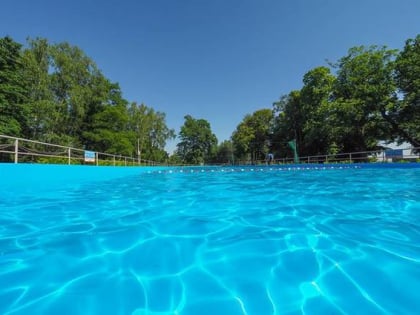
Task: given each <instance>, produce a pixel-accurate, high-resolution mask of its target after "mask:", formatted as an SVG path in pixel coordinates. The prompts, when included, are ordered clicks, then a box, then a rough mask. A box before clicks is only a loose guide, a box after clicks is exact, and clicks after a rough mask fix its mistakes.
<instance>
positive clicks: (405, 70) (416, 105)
mask: <svg viewBox="0 0 420 315" xmlns="http://www.w3.org/2000/svg"><path fill="white" fill-rule="evenodd" d="M395 79H396V84H397V87H398V89H399V91H400V93H402V95H403V99H402V100H400V101H398V102H396V104H395V106H394V107H393V108H391V109H389V110H388V111H385V112H384V113H383V116H384V118H385V119H386V120H387V121H388V122H389V123H390V124H391V126H392V127H393V130H394V131H395V136H396V139H397V140H398V141H399V142H403V141H407V142H409V143H410V144H411V145H412V146H414V147H420V35H417V37H416V38H414V39H409V40H407V41H406V43H405V46H404V49H403V50H402V51H401V52H400V53H399V54H398V56H397V59H396V62H395Z"/></svg>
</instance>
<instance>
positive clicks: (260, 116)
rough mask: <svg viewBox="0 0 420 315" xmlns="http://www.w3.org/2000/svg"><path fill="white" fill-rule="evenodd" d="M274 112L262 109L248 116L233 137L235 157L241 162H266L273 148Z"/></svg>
mask: <svg viewBox="0 0 420 315" xmlns="http://www.w3.org/2000/svg"><path fill="white" fill-rule="evenodd" d="M272 128H273V112H272V111H271V110H270V109H260V110H257V111H255V112H254V113H253V114H252V115H246V116H245V117H244V119H243V120H242V122H241V123H240V124H239V125H238V126H237V128H236V130H235V131H234V133H233V135H232V143H233V146H234V148H235V156H236V157H237V158H238V159H240V160H249V158H251V161H252V162H255V161H256V160H264V159H265V157H266V155H267V153H268V152H269V151H270V148H271V141H270V137H271V134H272Z"/></svg>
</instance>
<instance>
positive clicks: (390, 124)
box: [0, 35, 420, 164]
mask: <svg viewBox="0 0 420 315" xmlns="http://www.w3.org/2000/svg"><path fill="white" fill-rule="evenodd" d="M184 119H185V120H184V124H183V126H182V127H181V130H180V132H179V133H178V138H179V142H178V144H177V149H176V150H175V152H174V154H173V155H171V156H169V154H168V153H167V152H165V149H164V148H165V145H166V142H167V141H168V140H170V139H174V138H175V137H176V133H175V131H174V130H173V129H171V128H169V127H168V126H167V125H166V117H165V113H162V112H159V111H155V110H154V109H153V108H151V107H149V106H147V105H145V104H137V103H135V102H129V101H127V100H125V99H124V98H123V97H122V92H121V89H120V87H119V85H118V83H114V82H111V81H110V80H109V79H107V78H106V77H105V76H104V75H103V74H102V73H101V71H100V70H99V69H98V67H97V66H96V64H95V63H94V62H93V61H92V60H91V59H90V58H89V57H88V56H86V55H85V53H84V52H83V51H82V50H81V49H80V48H78V47H75V46H71V45H70V44H68V43H59V44H50V43H49V42H48V41H47V40H46V39H41V38H37V39H30V40H28V43H27V46H26V47H25V48H23V46H22V45H21V44H19V43H17V42H15V41H14V40H13V39H12V38H10V37H4V38H2V39H0V134H6V135H10V136H19V137H24V138H29V139H33V140H40V141H45V142H51V143H60V144H63V145H69V146H75V147H83V148H86V149H89V150H94V151H100V152H107V153H114V154H124V155H128V156H133V157H140V158H142V159H149V160H154V161H160V162H165V161H166V162H172V163H188V164H204V163H234V162H235V161H239V160H240V161H256V160H263V159H265V157H266V155H267V153H268V152H271V153H274V155H275V157H276V158H284V157H293V152H292V150H291V149H290V145H289V144H290V141H293V145H295V146H296V147H297V151H298V153H299V155H301V156H308V155H325V154H337V153H341V152H360V151H369V150H376V149H378V148H379V144H380V143H390V142H397V143H403V142H407V143H409V144H410V145H411V146H413V147H417V148H418V147H420V35H417V36H416V37H415V38H413V39H408V40H407V41H406V43H405V46H404V48H403V49H402V50H401V51H398V50H393V49H388V48H387V47H385V46H370V47H365V46H360V47H353V48H351V49H349V51H348V53H347V55H346V56H344V57H342V58H340V59H339V60H338V61H337V62H335V63H329V64H328V66H320V67H316V68H314V69H311V70H310V71H308V72H307V73H306V74H305V75H304V77H303V86H302V88H301V89H300V90H294V91H290V92H289V93H288V94H286V95H283V96H281V97H280V98H279V100H277V101H275V102H274V103H273V104H272V106H271V107H270V108H263V109H261V110H257V111H255V112H254V113H252V114H247V115H246V116H245V117H244V118H243V120H242V121H241V122H240V123H239V124H238V125H237V127H236V129H235V130H234V131H233V133H232V137H231V139H230V140H227V141H223V142H222V143H220V144H218V140H217V138H216V136H215V135H214V133H213V132H212V130H211V125H210V123H209V122H208V121H207V120H205V119H197V118H194V117H192V116H191V115H186V116H185V118H184Z"/></svg>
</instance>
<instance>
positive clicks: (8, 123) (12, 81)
mask: <svg viewBox="0 0 420 315" xmlns="http://www.w3.org/2000/svg"><path fill="white" fill-rule="evenodd" d="M21 47H22V45H20V44H19V43H16V42H15V41H13V39H11V38H10V37H4V38H0V134H7V135H11V136H20V135H21V133H22V131H24V130H25V128H26V122H27V117H26V108H25V100H26V97H27V92H26V89H25V84H24V80H23V65H22V52H21Z"/></svg>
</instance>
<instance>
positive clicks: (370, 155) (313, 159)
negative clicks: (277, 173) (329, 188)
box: [234, 147, 420, 165]
mask: <svg viewBox="0 0 420 315" xmlns="http://www.w3.org/2000/svg"><path fill="white" fill-rule="evenodd" d="M419 160H420V148H419V147H410V148H404V149H380V150H374V151H360V152H350V153H336V154H325V155H309V156H301V157H299V163H300V164H311V163H358V162H359V163H360V162H380V163H383V162H384V163H386V162H397V161H399V162H401V161H402V162H408V161H411V162H418V161H419ZM293 163H295V161H294V158H293V157H288V158H277V159H274V160H273V161H272V164H293ZM234 164H238V165H239V164H241V165H246V164H260V165H262V164H267V160H255V161H251V160H237V161H235V163H234Z"/></svg>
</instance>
